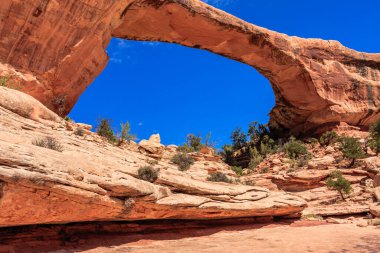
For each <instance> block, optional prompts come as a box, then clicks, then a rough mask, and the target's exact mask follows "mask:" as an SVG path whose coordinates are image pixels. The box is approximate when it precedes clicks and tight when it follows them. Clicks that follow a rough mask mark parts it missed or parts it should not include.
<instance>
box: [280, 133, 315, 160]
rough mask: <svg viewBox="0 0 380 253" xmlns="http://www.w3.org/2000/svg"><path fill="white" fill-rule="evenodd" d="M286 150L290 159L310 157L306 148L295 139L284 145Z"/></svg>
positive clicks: (292, 138)
mask: <svg viewBox="0 0 380 253" xmlns="http://www.w3.org/2000/svg"><path fill="white" fill-rule="evenodd" d="M284 150H285V153H286V154H287V156H288V157H289V158H290V159H298V158H300V157H302V156H308V155H309V152H308V151H307V148H306V146H305V145H304V144H303V143H302V142H301V141H299V140H296V139H295V138H294V137H291V138H290V139H289V141H288V142H287V143H286V144H285V145H284Z"/></svg>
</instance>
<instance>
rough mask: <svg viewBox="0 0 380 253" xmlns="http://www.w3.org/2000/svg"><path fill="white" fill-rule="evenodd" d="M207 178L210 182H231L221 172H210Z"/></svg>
mask: <svg viewBox="0 0 380 253" xmlns="http://www.w3.org/2000/svg"><path fill="white" fill-rule="evenodd" d="M207 180H208V181H212V182H224V183H231V180H230V179H229V178H228V177H227V176H226V174H224V173H222V172H213V173H211V174H210V176H209V177H208V178H207Z"/></svg>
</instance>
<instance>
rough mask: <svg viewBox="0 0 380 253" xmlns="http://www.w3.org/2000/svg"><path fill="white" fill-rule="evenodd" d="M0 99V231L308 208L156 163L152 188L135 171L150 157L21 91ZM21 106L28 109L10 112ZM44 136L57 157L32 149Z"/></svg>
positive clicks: (282, 196) (3, 92) (283, 196)
mask: <svg viewBox="0 0 380 253" xmlns="http://www.w3.org/2000/svg"><path fill="white" fill-rule="evenodd" d="M0 97H6V98H7V99H6V100H5V99H4V100H1V101H0V226H2V227H10V226H19V225H32V224H63V223H72V222H88V221H129V220H147V219H153V220H158V219H221V218H240V217H267V216H271V217H273V216H288V215H296V214H297V213H300V212H301V211H302V210H303V209H304V208H305V207H306V202H305V201H304V200H303V199H302V198H300V197H297V196H294V195H291V194H288V193H285V192H271V191H269V190H267V189H265V188H261V187H255V186H246V185H232V184H225V183H212V182H207V181H204V180H200V179H194V178H193V177H192V176H191V174H190V173H188V172H180V171H178V169H177V167H176V166H175V165H174V164H171V163H170V162H169V161H170V160H164V159H163V160H158V161H157V165H154V166H155V167H156V168H157V169H160V171H159V176H158V179H157V180H156V181H155V182H154V183H150V182H147V181H143V180H140V179H139V178H138V169H139V168H140V167H141V166H144V165H147V164H148V161H150V160H151V157H149V156H147V155H146V154H145V153H144V152H140V151H139V149H134V148H128V147H116V146H114V145H111V144H109V143H107V142H105V141H103V140H101V138H100V137H99V136H97V135H96V134H94V133H91V132H89V131H86V132H85V135H84V136H78V135H75V133H74V127H69V128H68V127H67V125H68V123H67V122H66V121H64V120H59V117H58V116H56V115H55V114H54V113H53V112H51V111H49V110H48V109H47V108H45V107H44V106H43V105H42V104H41V103H39V102H38V101H36V100H35V99H33V98H32V97H29V96H27V95H25V94H22V93H20V92H18V91H14V90H12V91H10V90H9V89H7V88H1V89H0ZM20 101H21V102H20ZM22 101H26V102H27V106H18V107H17V110H12V109H10V106H9V105H11V104H12V103H18V104H19V103H22ZM30 108H32V109H33V108H36V109H35V110H36V111H38V112H39V113H30V110H31V109H30ZM24 109H25V110H28V111H24ZM41 112H43V113H41ZM46 115H48V117H47V116H46ZM70 124H71V123H70ZM72 124H74V123H72ZM48 136H50V137H54V138H55V139H56V140H57V141H58V142H59V143H60V144H61V145H62V151H61V152H59V151H55V150H50V149H46V148H43V147H39V146H35V145H33V142H34V141H35V140H38V139H41V138H46V137H48ZM134 145H136V144H134Z"/></svg>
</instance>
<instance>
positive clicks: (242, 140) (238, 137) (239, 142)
mask: <svg viewBox="0 0 380 253" xmlns="http://www.w3.org/2000/svg"><path fill="white" fill-rule="evenodd" d="M231 140H232V147H233V149H234V150H235V151H236V150H239V149H242V148H244V147H245V146H246V145H247V135H246V134H245V133H244V132H243V131H242V130H241V128H237V129H235V130H234V131H233V132H232V134H231Z"/></svg>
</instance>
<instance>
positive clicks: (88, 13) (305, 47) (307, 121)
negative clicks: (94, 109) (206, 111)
mask: <svg viewBox="0 0 380 253" xmlns="http://www.w3.org/2000/svg"><path fill="white" fill-rule="evenodd" d="M0 15H1V17H2V18H1V23H0V34H1V36H0V71H1V70H2V71H1V72H3V75H6V74H7V75H9V74H10V75H13V78H14V79H15V80H17V81H15V82H17V83H18V82H20V84H19V88H20V89H21V90H22V91H24V92H26V93H29V94H31V95H32V96H34V97H35V98H37V99H38V100H40V101H41V102H42V103H44V104H45V105H47V106H48V107H49V108H51V109H53V110H54V111H56V112H58V113H60V114H65V113H68V112H69V111H70V110H71V108H72V107H73V106H74V104H75V102H76V101H77V99H78V98H79V96H80V95H81V94H82V93H83V91H84V90H85V89H86V87H87V86H88V85H89V84H91V82H92V81H93V80H94V79H95V78H96V76H97V75H98V74H99V73H100V72H101V71H102V70H103V68H104V67H105V65H106V63H107V60H108V58H107V55H106V53H105V50H104V49H105V48H106V47H107V45H108V43H109V41H110V39H111V37H118V38H126V39H134V40H154V41H166V42H173V43H179V44H182V45H185V46H189V47H195V48H200V49H205V50H209V51H212V52H214V53H217V54H220V55H223V56H226V57H228V58H231V59H234V60H237V61H241V62H244V63H246V64H249V65H251V66H252V67H254V68H256V69H257V70H258V71H259V72H260V73H261V74H263V75H264V76H265V77H267V78H268V79H269V81H270V82H271V84H272V87H273V90H274V92H275V95H276V106H275V108H274V109H273V111H272V112H271V126H272V127H274V128H276V127H282V128H286V129H292V130H293V131H294V132H306V131H310V130H314V129H315V128H316V127H319V126H320V125H323V124H326V125H329V124H336V123H337V122H346V123H348V124H350V125H355V126H364V127H365V126H368V125H369V124H370V123H372V122H373V121H374V120H375V119H378V118H379V115H380V114H379V104H380V83H379V82H380V54H366V53H360V52H356V51H354V50H350V49H348V48H345V47H344V46H342V45H341V44H340V43H339V42H337V41H324V40H319V39H302V38H298V37H289V36H287V35H285V34H280V33H276V32H273V31H270V30H267V29H264V28H261V27H258V26H255V25H252V24H249V23H247V22H244V21H242V20H240V19H238V18H236V17H233V16H231V15H229V14H227V13H225V12H223V11H220V10H218V9H215V8H213V7H210V6H209V5H207V4H205V3H202V2H200V1H197V0H155V1H153V0H135V1H133V0H123V1H117V2H114V1H111V0H101V1H100V0H98V1H95V0H86V1H76V0H68V1H58V0H28V1H21V0H3V1H1V3H0ZM253 85H254V84H253Z"/></svg>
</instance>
